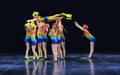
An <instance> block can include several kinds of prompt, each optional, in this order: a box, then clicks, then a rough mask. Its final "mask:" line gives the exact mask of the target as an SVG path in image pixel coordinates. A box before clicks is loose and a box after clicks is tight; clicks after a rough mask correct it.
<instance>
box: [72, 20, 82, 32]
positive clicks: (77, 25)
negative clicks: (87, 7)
mask: <svg viewBox="0 0 120 75" xmlns="http://www.w3.org/2000/svg"><path fill="white" fill-rule="evenodd" d="M74 23H75V26H76V27H78V28H79V29H81V30H82V31H84V29H83V27H82V26H81V25H80V24H78V22H76V21H75V22H74Z"/></svg>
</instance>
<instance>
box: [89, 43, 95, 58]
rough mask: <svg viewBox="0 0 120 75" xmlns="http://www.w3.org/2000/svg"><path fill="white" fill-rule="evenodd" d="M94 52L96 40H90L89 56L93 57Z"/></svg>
mask: <svg viewBox="0 0 120 75" xmlns="http://www.w3.org/2000/svg"><path fill="white" fill-rule="evenodd" d="M93 52H94V42H90V54H89V58H91V57H92V55H93Z"/></svg>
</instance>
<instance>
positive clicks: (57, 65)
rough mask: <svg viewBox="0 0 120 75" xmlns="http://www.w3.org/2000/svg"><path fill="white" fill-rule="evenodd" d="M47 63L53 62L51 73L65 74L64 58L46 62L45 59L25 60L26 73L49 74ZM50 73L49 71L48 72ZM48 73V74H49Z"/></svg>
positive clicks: (32, 74)
mask: <svg viewBox="0 0 120 75" xmlns="http://www.w3.org/2000/svg"><path fill="white" fill-rule="evenodd" d="M48 63H49V64H53V68H51V69H52V71H51V74H52V75H66V73H65V72H66V70H65V67H66V63H65V60H62V61H57V62H46V61H32V62H30V61H25V67H26V75H49V74H48V72H47V70H48V67H47V66H48ZM49 73H50V72H49ZM51 74H50V75H51Z"/></svg>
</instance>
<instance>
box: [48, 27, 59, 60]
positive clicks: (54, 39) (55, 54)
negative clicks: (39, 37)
mask: <svg viewBox="0 0 120 75" xmlns="http://www.w3.org/2000/svg"><path fill="white" fill-rule="evenodd" d="M56 34H57V33H56V31H55V29H51V30H50V32H49V36H50V38H51V43H52V44H51V48H52V52H53V59H54V61H57V58H58V51H57V50H58V39H57V35H56Z"/></svg>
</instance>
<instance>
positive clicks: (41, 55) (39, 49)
mask: <svg viewBox="0 0 120 75" xmlns="http://www.w3.org/2000/svg"><path fill="white" fill-rule="evenodd" d="M38 56H39V57H43V52H42V48H41V43H38Z"/></svg>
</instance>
